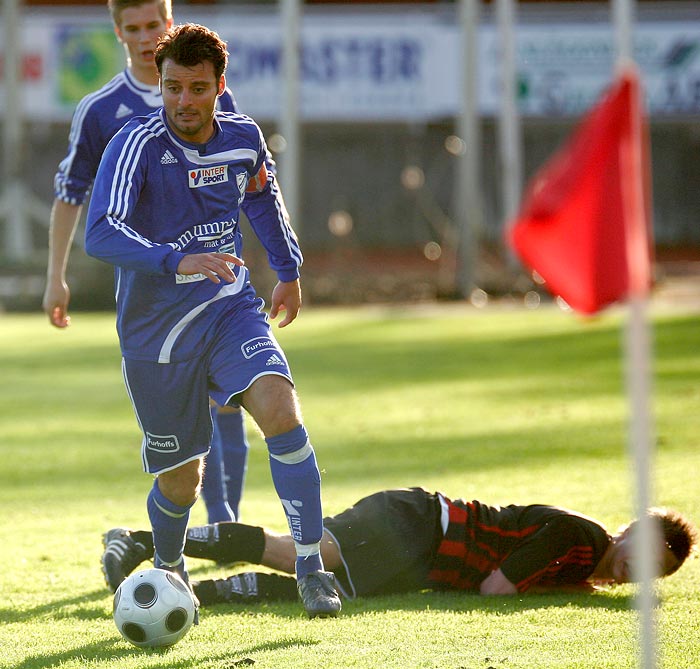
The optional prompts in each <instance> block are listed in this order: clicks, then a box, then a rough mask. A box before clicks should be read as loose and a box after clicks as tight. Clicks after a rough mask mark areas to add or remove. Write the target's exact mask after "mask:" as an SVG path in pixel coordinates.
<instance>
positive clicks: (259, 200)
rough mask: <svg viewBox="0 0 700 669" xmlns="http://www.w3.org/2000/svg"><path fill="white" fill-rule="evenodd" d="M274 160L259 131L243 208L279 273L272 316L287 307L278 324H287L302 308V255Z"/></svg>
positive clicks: (274, 291)
mask: <svg viewBox="0 0 700 669" xmlns="http://www.w3.org/2000/svg"><path fill="white" fill-rule="evenodd" d="M271 162H272V158H271V156H270V155H269V152H268V150H267V146H266V144H265V140H264V139H263V137H262V133H260V147H259V153H258V162H257V164H256V165H255V166H254V167H253V168H252V171H251V174H250V178H249V181H248V188H247V190H246V195H245V200H244V201H243V204H242V209H243V211H244V213H245V215H246V217H247V218H248V220H249V221H250V225H251V227H252V228H253V231H254V232H255V234H256V236H257V237H258V239H259V240H260V242H261V243H262V245H263V247H264V248H265V251H266V252H267V258H268V262H269V264H270V267H271V268H272V269H273V270H274V271H275V272H276V273H277V278H278V279H279V282H278V283H277V285H276V286H275V289H274V290H273V293H272V303H271V307H270V317H271V318H276V317H277V315H278V313H279V311H281V310H282V311H285V312H286V316H285V318H284V320H282V321H281V322H280V324H279V326H280V327H284V326H286V325H288V324H289V323H291V322H292V321H293V320H294V319H295V318H296V317H297V315H298V313H299V309H300V308H301V289H300V284H299V268H300V267H301V264H302V262H303V256H302V253H301V249H300V248H299V241H298V239H297V237H296V234H295V233H294V230H293V229H292V227H291V225H290V224H289V215H288V213H287V209H286V207H285V206H284V199H283V198H282V193H281V192H280V189H279V185H278V183H277V175H276V174H275V172H274V169H270V164H271ZM272 165H274V162H272Z"/></svg>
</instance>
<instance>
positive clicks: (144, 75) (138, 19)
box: [114, 2, 173, 83]
mask: <svg viewBox="0 0 700 669" xmlns="http://www.w3.org/2000/svg"><path fill="white" fill-rule="evenodd" d="M172 24H173V19H172V17H171V18H169V19H163V17H162V16H161V14H160V11H159V7H158V3H156V2H146V3H144V4H143V5H138V6H137V7H126V8H125V9H123V10H122V13H121V16H120V17H119V24H118V25H116V26H114V32H115V33H116V34H117V38H118V39H119V41H120V42H122V44H124V46H125V47H126V50H127V52H128V55H129V61H130V63H131V69H132V71H133V72H134V74H135V75H136V76H137V78H139V79H141V80H142V81H144V82H146V83H151V81H149V79H150V80H152V81H153V83H155V82H156V81H157V77H158V70H157V69H156V64H155V60H154V52H155V48H156V44H158V40H159V39H160V37H161V35H162V34H163V33H164V32H165V31H166V30H167V29H168V28H170V27H171V26H172ZM154 77H155V79H154Z"/></svg>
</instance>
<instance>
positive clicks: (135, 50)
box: [43, 0, 248, 554]
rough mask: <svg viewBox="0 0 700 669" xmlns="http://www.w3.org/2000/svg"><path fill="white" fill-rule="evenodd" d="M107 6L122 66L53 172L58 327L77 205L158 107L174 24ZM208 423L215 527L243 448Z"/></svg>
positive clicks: (231, 500) (234, 514)
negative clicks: (164, 51)
mask: <svg viewBox="0 0 700 669" xmlns="http://www.w3.org/2000/svg"><path fill="white" fill-rule="evenodd" d="M108 6H109V10H110V13H111V16H112V20H113V23H114V32H115V34H116V36H117V39H118V40H119V41H120V42H121V43H122V44H123V45H124V49H125V52H126V57H127V67H126V69H124V70H123V71H122V72H120V73H119V74H118V75H117V76H115V77H114V78H113V79H112V80H111V81H110V82H109V83H107V84H106V85H105V86H103V87H102V88H101V89H100V90H98V91H96V92H94V93H91V94H90V95H88V96H86V97H85V98H84V99H83V100H82V101H81V102H80V104H79V105H78V107H77V109H76V111H75V115H74V116H73V123H72V125H71V130H70V136H69V147H68V155H67V156H66V157H65V158H64V159H63V161H62V162H61V164H60V165H59V168H58V172H57V174H56V178H55V199H54V203H53V207H52V211H51V220H50V224H49V230H50V232H49V239H50V242H49V263H48V270H47V283H46V291H45V293H44V300H43V308H44V311H45V312H46V313H47V314H48V316H49V320H50V322H51V323H52V324H53V325H54V326H56V327H58V328H64V327H67V326H68V324H69V322H70V317H69V316H68V304H69V301H70V290H69V288H68V284H67V282H66V267H67V265H68V257H69V254H70V248H71V244H72V241H73V236H74V234H75V230H76V227H77V225H78V221H79V219H80V214H81V210H82V205H83V202H84V201H85V198H86V196H87V194H88V192H89V190H90V187H91V186H92V182H93V180H94V178H95V174H96V173H97V167H98V165H99V164H100V158H101V157H102V153H103V152H104V149H105V147H106V146H107V142H109V140H110V139H111V138H112V136H113V135H114V134H115V133H116V132H117V130H119V129H120V128H121V127H122V126H123V125H124V123H126V121H128V120H129V119H130V118H132V117H133V116H141V115H144V114H149V113H150V112H152V111H154V110H155V109H158V108H159V107H160V106H161V105H162V103H163V99H162V96H161V93H160V89H159V86H158V68H157V67H156V64H155V60H154V55H153V54H154V51H155V47H156V44H157V42H158V39H160V37H161V35H162V34H163V33H164V32H165V31H166V30H167V29H168V28H170V27H171V25H172V23H173V18H172V12H171V3H170V0H109V2H108ZM218 106H219V108H220V109H222V110H224V111H237V109H236V103H235V100H234V98H233V94H232V93H231V91H230V90H228V89H227V90H226V91H225V92H224V93H223V94H222V95H221V96H220V97H219V101H218ZM212 419H213V421H214V426H215V429H214V434H213V438H212V449H211V452H210V454H209V456H208V457H207V468H206V475H205V477H204V484H203V491H202V492H203V497H204V500H205V503H206V506H207V515H208V519H209V522H212V523H213V522H219V521H225V520H235V519H240V512H239V504H240V500H241V495H242V489H243V482H244V478H245V470H246V463H247V458H248V443H247V439H246V433H245V421H244V417H243V414H242V412H241V411H240V409H238V408H234V407H220V408H218V407H216V406H215V405H212ZM108 541H109V542H111V545H109V546H108V548H109V549H110V550H111V551H116V553H117V554H119V553H120V552H122V551H123V550H124V545H123V544H124V538H123V537H118V536H112V537H110V538H109V540H108Z"/></svg>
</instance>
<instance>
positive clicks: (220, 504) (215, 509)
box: [202, 407, 236, 523]
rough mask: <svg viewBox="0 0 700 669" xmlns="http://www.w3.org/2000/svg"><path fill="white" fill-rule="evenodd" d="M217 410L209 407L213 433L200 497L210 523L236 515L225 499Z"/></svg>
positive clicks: (221, 521)
mask: <svg viewBox="0 0 700 669" xmlns="http://www.w3.org/2000/svg"><path fill="white" fill-rule="evenodd" d="M217 416H218V411H217V408H216V407H212V408H211V417H212V421H213V423H214V433H213V436H212V439H211V445H210V447H209V455H207V457H206V461H205V467H204V479H203V481H202V497H203V498H204V503H205V504H206V507H207V518H208V520H209V522H210V523H223V522H226V521H232V520H236V515H235V514H234V512H233V510H232V509H231V507H230V505H229V504H228V501H227V499H226V488H225V484H224V468H223V466H222V464H223V453H222V450H223V445H222V443H221V433H220V430H219V429H218V427H217V424H218V421H217Z"/></svg>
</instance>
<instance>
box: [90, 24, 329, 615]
mask: <svg viewBox="0 0 700 669" xmlns="http://www.w3.org/2000/svg"><path fill="white" fill-rule="evenodd" d="M155 58H156V65H157V66H158V70H159V73H160V81H161V84H160V85H161V91H162V93H163V109H161V110H159V111H157V112H154V113H152V114H150V115H148V116H144V117H137V118H134V119H132V120H131V121H129V122H128V123H127V124H126V125H125V126H124V127H123V128H122V129H121V130H120V131H119V132H118V133H117V134H116V135H115V136H114V137H113V139H112V140H111V141H110V143H109V145H108V146H107V148H106V150H105V153H104V156H103V158H102V161H101V163H100V167H99V169H98V172H97V176H96V178H95V185H94V192H93V196H92V199H91V202H90V207H89V211H88V217H87V228H86V250H87V252H88V253H89V254H90V255H92V256H94V257H96V258H99V259H101V260H104V261H106V262H109V263H111V264H113V265H115V268H116V298H117V331H118V333H119V339H120V344H121V350H122V356H123V364H122V368H123V372H124V379H125V382H126V386H127V390H128V393H129V396H130V398H131V400H132V403H133V406H134V409H135V412H136V415H137V419H138V421H139V424H140V426H141V428H142V430H143V433H144V438H143V443H142V450H141V454H142V460H143V466H144V469H145V470H146V471H147V472H149V473H151V474H155V475H156V479H155V482H154V485H153V487H152V489H151V491H150V493H149V496H148V502H147V507H148V514H149V519H150V521H151V529H152V532H153V543H154V547H155V555H154V564H155V566H156V567H161V568H166V569H173V570H177V571H178V572H180V573H181V574H183V575H184V576H185V578H187V572H186V569H185V564H184V557H183V548H184V544H185V534H186V530H187V522H188V518H189V513H190V508H191V506H192V504H194V502H195V500H196V498H197V493H198V489H199V485H200V481H201V471H202V459H203V457H204V456H205V455H206V453H207V451H208V450H209V442H210V438H211V422H210V421H209V420H208V409H207V406H208V400H209V397H212V398H213V399H214V400H215V401H216V402H217V404H219V405H222V406H223V405H228V404H240V405H242V406H243V407H244V408H245V409H246V410H247V411H248V412H249V413H250V415H251V416H252V417H253V418H254V420H255V421H256V423H257V425H258V427H259V428H260V430H261V431H262V433H263V435H264V437H265V441H266V442H267V446H268V451H269V455H270V470H271V473H272V479H273V482H274V485H275V489H276V491H277V494H278V496H279V498H280V501H281V502H282V506H283V509H284V512H285V514H286V517H287V521H288V524H289V528H290V534H291V537H292V540H293V544H294V549H295V554H296V559H295V571H296V576H297V585H298V592H299V595H300V597H301V600H302V602H303V604H304V607H305V609H306V611H307V613H308V615H309V616H311V617H314V616H334V615H337V613H338V612H339V611H340V608H341V604H340V599H339V597H338V593H337V591H336V589H335V587H334V581H333V575H332V574H330V573H328V572H325V571H324V570H323V562H322V559H321V554H320V541H321V536H322V533H323V523H322V512H321V480H320V474H319V470H318V466H317V463H316V456H315V453H314V449H313V447H312V445H311V442H310V440H309V437H308V434H307V432H306V429H305V428H304V425H303V422H302V417H301V411H300V408H299V403H298V399H297V396H296V393H295V391H294V387H293V382H292V376H291V373H290V370H289V366H288V364H287V360H286V358H285V355H284V352H283V351H282V349H281V348H280V346H279V344H278V343H277V341H276V339H275V337H274V335H273V333H272V330H271V329H270V324H269V322H268V319H267V317H266V315H265V314H264V313H263V306H264V303H263V301H262V299H260V298H259V297H257V296H256V294H255V291H254V289H253V287H252V285H251V283H250V281H249V276H248V270H247V269H246V267H245V266H244V263H243V261H242V260H241V255H242V235H241V230H240V227H239V224H238V220H239V216H240V214H241V211H242V210H243V211H244V212H245V214H246V216H247V218H248V220H249V221H250V223H251V226H252V228H253V230H254V231H255V234H256V235H257V236H258V237H259V239H260V241H261V242H262V244H263V246H264V247H265V249H266V251H267V255H268V260H269V263H270V266H271V268H272V269H273V270H274V271H276V273H277V276H278V279H279V281H278V283H277V285H276V286H275V288H274V289H273V292H272V300H271V305H270V317H271V318H276V317H277V316H278V315H279V314H280V312H285V313H284V317H283V319H282V320H281V321H280V323H279V326H280V327H285V326H286V325H288V324H289V323H291V322H292V321H293V320H294V319H295V318H296V316H297V314H298V312H299V309H300V307H301V290H300V283H299V267H300V265H301V262H302V255H301V252H300V249H299V245H298V242H297V239H296V236H295V235H294V232H293V230H292V228H291V227H290V225H289V221H288V215H287V212H286V209H285V206H284V202H283V199H282V196H281V193H280V191H279V188H278V186H277V182H276V177H275V175H274V174H273V173H269V172H268V170H267V169H266V165H265V161H266V154H267V147H266V144H265V140H264V138H263V135H262V132H261V131H260V128H259V127H258V126H257V124H256V123H255V122H254V121H253V120H252V119H250V118H249V117H247V116H243V115H240V114H235V113H231V112H220V111H217V110H216V100H217V98H218V97H219V96H220V95H221V94H222V93H223V92H224V90H225V87H226V80H225V76H224V72H225V70H226V63H227V58H228V52H227V50H226V44H225V43H224V42H223V41H222V40H221V39H220V38H219V36H218V35H217V34H216V33H214V32H212V31H210V30H208V29H207V28H205V27H203V26H199V25H194V24H186V25H182V26H178V27H177V28H173V29H171V30H170V31H168V32H167V33H166V34H165V35H164V37H163V38H161V40H160V42H159V44H158V47H157V48H156V54H155Z"/></svg>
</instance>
